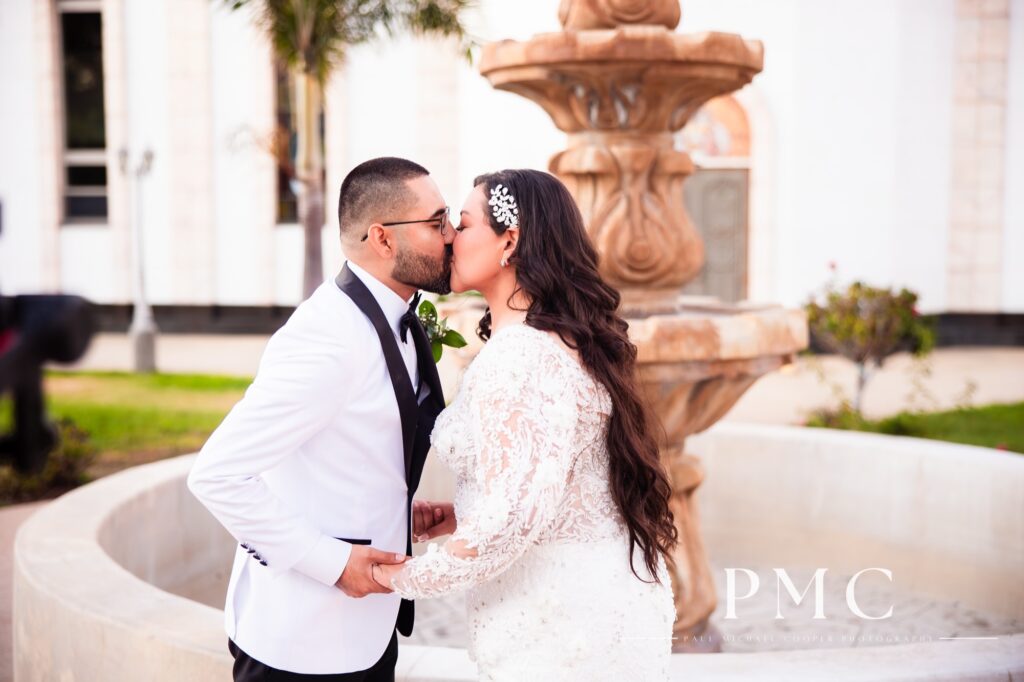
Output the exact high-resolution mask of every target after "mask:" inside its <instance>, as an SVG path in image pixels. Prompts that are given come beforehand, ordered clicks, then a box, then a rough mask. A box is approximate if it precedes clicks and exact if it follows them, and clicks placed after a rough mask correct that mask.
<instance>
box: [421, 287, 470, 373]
mask: <svg viewBox="0 0 1024 682" xmlns="http://www.w3.org/2000/svg"><path fill="white" fill-rule="evenodd" d="M416 314H417V315H418V316H419V318H420V322H422V323H423V329H425V330H426V332H427V338H428V339H430V350H431V352H432V353H433V354H434V362H435V363H437V362H440V361H441V353H442V352H443V350H444V348H443V347H444V346H448V347H449V348H462V347H463V346H465V345H466V339H465V337H463V336H462V334H460V333H458V332H457V331H455V330H454V329H449V328H448V318H447V317H446V318H444V319H443V320H441V321H438V319H437V308H435V307H434V304H433V303H431V302H430V301H423V302H422V303H420V307H419V308H417V309H416Z"/></svg>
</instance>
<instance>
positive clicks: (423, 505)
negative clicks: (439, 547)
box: [382, 500, 456, 585]
mask: <svg viewBox="0 0 1024 682" xmlns="http://www.w3.org/2000/svg"><path fill="white" fill-rule="evenodd" d="M455 526H456V521H455V507H454V505H452V503H451V502H427V501H425V500H416V501H414V502H413V503H412V538H413V540H415V541H416V542H425V541H427V540H432V539H434V538H437V537H441V536H442V535H449V534H450V533H454V532H455ZM382 582H383V581H382ZM384 584H385V585H386V584H387V583H386V582H385V583H384Z"/></svg>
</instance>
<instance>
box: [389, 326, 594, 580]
mask: <svg viewBox="0 0 1024 682" xmlns="http://www.w3.org/2000/svg"><path fill="white" fill-rule="evenodd" d="M511 341H512V339H509V342H511ZM508 346H509V344H506V346H505V347H504V348H502V349H501V353H500V355H499V354H497V353H496V354H495V355H498V357H494V355H492V357H490V358H486V359H485V358H483V357H480V358H478V362H479V361H485V360H486V361H487V364H486V365H485V366H484V367H480V368H478V369H479V370H481V371H479V372H476V373H475V375H474V377H473V381H472V385H471V386H467V387H465V388H468V389H469V390H470V391H471V393H469V394H468V395H467V398H468V403H469V405H468V410H467V411H468V417H467V418H468V419H469V420H470V428H471V429H472V433H473V442H474V443H475V444H476V448H477V460H476V462H477V463H476V470H475V480H474V481H472V482H468V483H469V484H470V485H472V486H473V487H474V489H475V495H473V497H472V499H473V503H472V504H471V505H469V509H466V510H460V513H461V516H460V517H459V524H458V530H457V531H456V532H455V533H454V534H453V535H452V537H451V538H450V539H449V540H448V542H446V543H445V544H444V546H439V545H437V544H433V545H431V546H430V547H429V548H428V551H427V553H426V554H424V555H422V556H419V557H417V558H415V559H412V560H410V561H408V562H406V564H405V566H404V568H403V569H402V570H401V571H400V572H399V573H398V574H396V575H395V576H394V578H393V579H392V587H393V588H394V590H395V592H397V593H398V594H400V595H402V596H403V597H405V598H407V599H416V598H423V597H432V596H438V595H441V594H445V593H449V592H455V591H459V590H464V589H468V588H469V587H472V586H473V585H477V584H479V583H482V582H484V581H486V580H489V579H491V578H494V577H495V576H497V575H499V574H500V573H502V572H503V571H504V570H505V569H507V568H508V567H509V566H510V565H511V564H512V563H513V562H514V561H515V560H516V559H517V558H518V557H519V556H521V555H522V554H523V552H525V551H526V549H527V548H528V547H529V546H530V545H531V544H532V543H533V541H534V540H535V539H536V537H537V534H538V533H539V532H540V531H542V530H543V529H545V528H546V527H548V526H549V525H550V523H551V521H552V520H553V519H554V516H555V514H556V512H557V510H558V506H559V503H560V501H561V499H562V497H563V495H564V492H565V489H566V485H567V483H568V480H569V477H570V474H571V470H572V464H573V460H574V452H575V448H574V447H573V444H572V442H571V439H572V434H573V432H574V430H575V426H576V422H577V418H578V408H577V403H576V397H575V395H574V384H573V377H571V376H570V375H569V374H568V373H567V371H566V369H567V368H566V367H565V360H564V359H557V358H556V359H551V358H550V357H544V356H543V355H541V356H539V357H538V355H537V353H536V349H533V350H530V351H528V350H527V349H525V348H523V349H519V348H515V349H510V348H508ZM490 350H493V351H498V350H499V349H498V348H493V349H490Z"/></svg>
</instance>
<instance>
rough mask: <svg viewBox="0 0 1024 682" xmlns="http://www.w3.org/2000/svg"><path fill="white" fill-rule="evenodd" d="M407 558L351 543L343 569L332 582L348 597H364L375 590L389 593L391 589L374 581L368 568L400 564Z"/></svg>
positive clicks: (402, 555)
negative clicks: (338, 576) (377, 565)
mask: <svg viewBox="0 0 1024 682" xmlns="http://www.w3.org/2000/svg"><path fill="white" fill-rule="evenodd" d="M407 558H408V557H406V556H405V555H404V554H395V553H394V552H382V551H380V550H379V549H374V548H373V547H367V546H366V545H352V553H351V554H350V555H349V557H348V563H347V564H345V570H344V571H342V572H341V577H340V578H338V582H336V583H334V584H335V585H336V586H337V587H338V588H340V589H341V591H342V592H344V593H345V594H347V595H348V596H350V597H357V598H358V597H365V596H366V595H368V594H373V593H375V592H377V593H385V594H386V593H389V592H391V591H392V590H390V589H388V588H387V587H384V586H383V585H380V584H378V583H377V582H375V581H374V579H373V574H372V573H371V571H370V569H371V568H372V567H373V564H401V563H404V562H405V560H406V559H407Z"/></svg>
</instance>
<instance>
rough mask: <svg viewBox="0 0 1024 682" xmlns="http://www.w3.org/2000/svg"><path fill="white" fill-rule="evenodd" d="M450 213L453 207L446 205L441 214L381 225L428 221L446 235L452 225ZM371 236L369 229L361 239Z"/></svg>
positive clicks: (364, 239) (391, 225)
mask: <svg viewBox="0 0 1024 682" xmlns="http://www.w3.org/2000/svg"><path fill="white" fill-rule="evenodd" d="M450 213H451V209H450V208H449V207H448V206H445V207H444V208H443V209H442V210H441V212H440V213H439V214H435V215H433V216H431V217H429V218H424V219H423V220H399V221H396V222H391V223H381V224H380V225H381V227H395V226H396V225H412V224H414V223H428V224H433V227H434V228H435V229H438V230H440V231H441V236H442V237H444V236H446V235H447V234H448V231H447V229H446V228H447V227H448V226H449V225H451V221H450V220H449V219H448V216H449V214H450ZM369 238H370V232H369V231H367V232H366V234H364V235H363V238H362V239H360V240H359V241H361V242H365V241H366V240H367V239H369Z"/></svg>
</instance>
